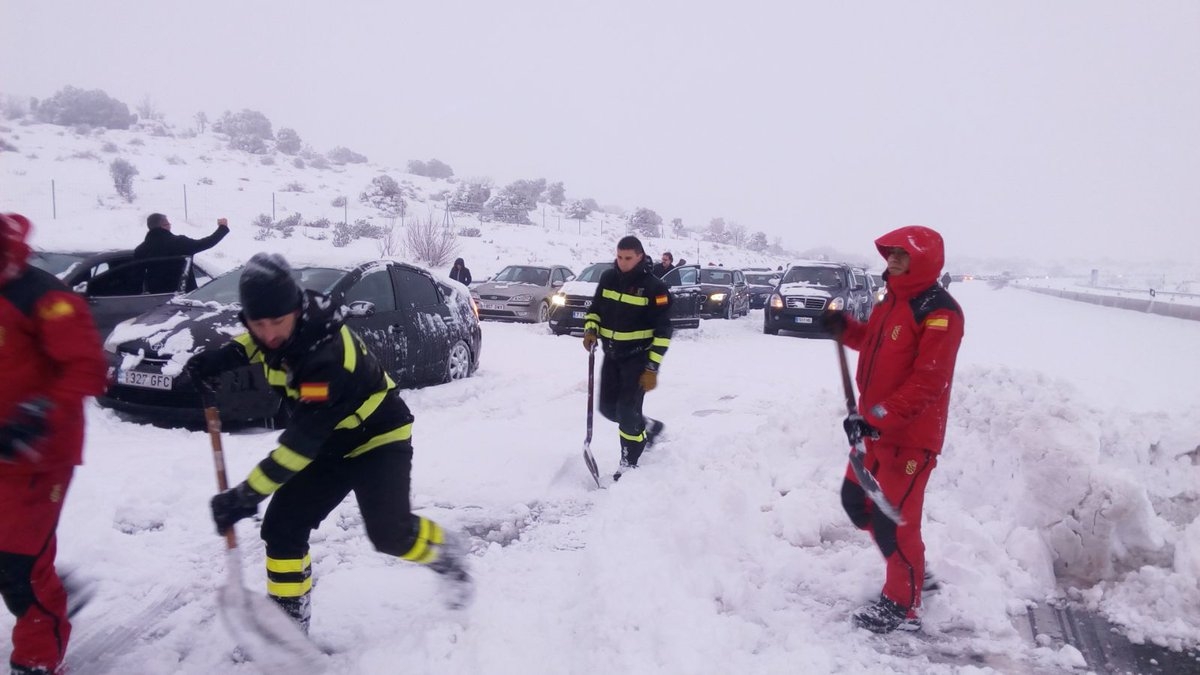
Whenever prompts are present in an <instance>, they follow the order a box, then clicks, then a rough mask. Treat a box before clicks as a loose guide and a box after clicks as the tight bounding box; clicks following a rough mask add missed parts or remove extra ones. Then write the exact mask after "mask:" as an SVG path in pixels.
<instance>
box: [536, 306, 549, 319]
mask: <svg viewBox="0 0 1200 675" xmlns="http://www.w3.org/2000/svg"><path fill="white" fill-rule="evenodd" d="M537 320H538V323H546V322H547V321H549V320H550V303H548V302H543V303H542V304H541V306H540V307H538V319H537Z"/></svg>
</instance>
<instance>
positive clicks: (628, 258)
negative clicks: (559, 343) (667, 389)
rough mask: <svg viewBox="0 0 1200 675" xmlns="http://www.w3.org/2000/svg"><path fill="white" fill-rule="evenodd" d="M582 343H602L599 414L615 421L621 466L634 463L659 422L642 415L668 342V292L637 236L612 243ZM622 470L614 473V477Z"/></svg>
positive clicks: (650, 441) (588, 345) (585, 345)
mask: <svg viewBox="0 0 1200 675" xmlns="http://www.w3.org/2000/svg"><path fill="white" fill-rule="evenodd" d="M583 331H584V332H583V348H584V349H586V350H588V351H589V352H590V351H591V350H592V349H595V346H596V342H597V341H599V342H601V343H602V344H603V345H604V365H603V366H601V368H600V414H601V415H603V416H604V417H605V418H606V419H609V420H612V421H614V422H616V423H617V425H618V432H619V434H620V437H621V469H622V470H623V469H627V468H635V467H637V464H638V459H639V458H640V457H641V456H642V452H643V451H644V450H645V449H646V447H647V446H649V445H652V444H653V443H654V439H655V437H656V436H658V435H659V434H660V433H662V430H663V426H664V425H663V423H662V422H660V421H658V420H654V419H650V418H648V417H645V416H644V415H642V401H643V399H644V398H645V396H646V392H648V391H652V390H653V389H654V388H655V387H656V386H658V368H659V366H660V365H661V364H662V361H663V355H664V354H666V353H667V347H669V346H670V344H671V294H670V292H669V291H668V290H667V286H666V285H665V284H664V283H663V282H662V281H661V280H660V279H659V278H658V277H656V276H654V275H653V274H651V273H650V265H649V262H648V261H647V260H646V252H645V250H644V249H643V248H642V242H641V241H639V240H638V238H637V237H632V236H630V237H625V238H623V239H621V241H620V242H618V243H617V260H616V263H615V264H614V265H613V267H612V268H611V269H608V270H605V272H604V274H602V275H600V282H599V283H598V284H597V286H596V295H595V297H594V298H592V304H591V306H590V307H589V308H588V311H587V314H586V315H584V323H583ZM620 477H621V470H618V471H617V472H616V473H615V474H613V480H619V479H620Z"/></svg>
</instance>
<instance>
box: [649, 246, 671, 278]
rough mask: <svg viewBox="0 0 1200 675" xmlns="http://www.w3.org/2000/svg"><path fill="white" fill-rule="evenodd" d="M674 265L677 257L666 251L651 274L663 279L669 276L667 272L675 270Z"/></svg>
mask: <svg viewBox="0 0 1200 675" xmlns="http://www.w3.org/2000/svg"><path fill="white" fill-rule="evenodd" d="M674 263H675V256H673V255H671V252H670V251H665V252H663V254H662V259H661V260H660V261H659V262H657V263H655V264H654V267H653V268H651V270H650V273H651V274H653V275H654V276H656V277H658V278H659V279H661V278H663V277H665V276H666V275H667V272H670V271H671V270H673V269H675V265H674Z"/></svg>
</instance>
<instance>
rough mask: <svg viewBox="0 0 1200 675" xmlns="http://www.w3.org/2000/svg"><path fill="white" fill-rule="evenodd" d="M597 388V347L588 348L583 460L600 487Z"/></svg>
mask: <svg viewBox="0 0 1200 675" xmlns="http://www.w3.org/2000/svg"><path fill="white" fill-rule="evenodd" d="M595 390H596V347H595V345H592V348H591V349H589V350H588V403H587V436H586V437H585V438H584V439H583V461H584V463H585V464H587V468H588V471H590V472H591V473H592V480H594V481H596V487H600V470H599V469H598V468H597V467H596V458H595V457H593V456H592V408H593V407H594V406H593V404H592V401H593V396H594V393H593V392H595Z"/></svg>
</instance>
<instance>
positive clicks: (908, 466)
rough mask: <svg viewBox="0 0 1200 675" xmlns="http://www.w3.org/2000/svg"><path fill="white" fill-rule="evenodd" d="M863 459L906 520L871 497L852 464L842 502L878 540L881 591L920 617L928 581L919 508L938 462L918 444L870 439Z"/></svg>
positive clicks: (884, 493)
mask: <svg viewBox="0 0 1200 675" xmlns="http://www.w3.org/2000/svg"><path fill="white" fill-rule="evenodd" d="M864 464H865V465H866V467H867V470H868V471H870V472H871V474H872V475H874V476H875V480H877V481H879V487H880V488H882V489H883V495H884V496H885V497H887V499H888V501H890V502H891V503H892V504H893V505H895V507H896V509H897V510H898V511H900V517H901V518H902V519H903V520H904V522H905V524H904V525H901V526H897V525H896V524H895V523H893V522H892V521H891V519H890V518H888V517H887V516H885V515H883V513H882V512H880V511H879V509H877V508H875V505H874V504H873V503H872V502H871V500H870V499H869V498H868V497H867V495H866V493H865V492H864V491H863V489H862V488H861V487H860V486H859V484H858V480H857V479H856V478H855V477H854V471H853V470H852V469H851V468H850V465H849V463H847V465H846V479H845V480H844V481H843V482H842V506H843V507H844V508H845V509H846V513H847V514H848V515H849V516H850V520H851V521H852V522H853V523H854V525H855V526H856V527H858V528H859V529H861V530H867V531H868V532H870V533H871V537H872V538H874V539H875V544H876V546H878V547H879V552H880V553H882V554H883V558H884V560H885V561H886V562H887V577H886V580H885V581H884V584H883V595H885V596H886V597H887V598H888V599H889V600H892V601H893V602H895V603H897V604H899V605H900V606H901V607H907V608H908V609H909V616H910V617H912V616H916V610H918V609H920V607H921V586H922V585H923V584H924V581H925V542H924V541H922V540H921V509H922V507H923V506H924V504H925V485H926V484H927V483H928V482H929V474H930V473H931V472H932V471H933V467H935V466H937V455H936V454H934V453H932V452H930V451H928V450H922V449H920V448H902V447H899V446H895V445H887V444H883V443H879V442H877V441H874V442H873V441H870V440H868V441H867V456H866V461H865V462H864Z"/></svg>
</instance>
